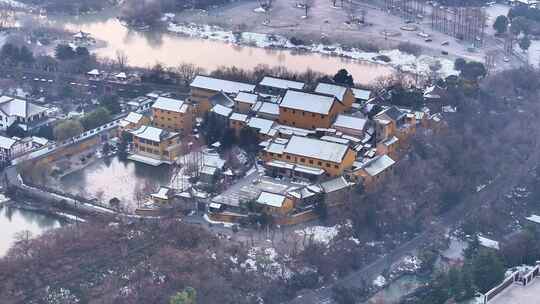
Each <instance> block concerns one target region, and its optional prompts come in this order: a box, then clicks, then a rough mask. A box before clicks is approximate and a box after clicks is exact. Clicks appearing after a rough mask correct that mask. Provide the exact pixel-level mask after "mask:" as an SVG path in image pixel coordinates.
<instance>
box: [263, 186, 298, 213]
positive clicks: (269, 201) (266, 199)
mask: <svg viewBox="0 0 540 304" xmlns="http://www.w3.org/2000/svg"><path fill="white" fill-rule="evenodd" d="M255 202H256V203H257V204H258V205H259V206H260V207H261V208H262V211H263V212H264V213H266V214H271V215H274V216H283V215H286V214H287V213H290V212H291V211H292V210H293V208H294V204H293V200H292V199H291V198H289V197H287V196H285V195H282V194H277V193H270V192H265V191H263V192H261V193H260V194H259V197H257V199H256V200H255Z"/></svg>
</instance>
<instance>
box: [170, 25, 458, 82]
mask: <svg viewBox="0 0 540 304" xmlns="http://www.w3.org/2000/svg"><path fill="white" fill-rule="evenodd" d="M168 30H169V31H170V32H173V33H176V34H180V35H185V36H190V37H197V38H203V39H212V40H218V41H223V42H226V43H233V44H239V45H250V46H256V47H261V48H285V49H299V50H305V51H308V52H314V53H321V54H327V55H334V56H340V57H346V58H352V59H357V60H363V61H371V62H376V63H379V64H389V65H391V66H394V67H396V68H399V69H400V70H402V71H404V72H413V73H418V74H428V73H430V71H431V70H430V66H433V65H434V64H435V63H436V62H439V63H440V65H441V68H440V70H439V71H438V73H440V75H441V76H448V75H452V74H457V72H456V71H455V70H454V62H453V61H452V60H449V59H444V58H435V57H432V56H426V55H420V56H414V55H410V54H406V53H403V52H400V51H399V50H383V51H380V52H364V51H361V50H358V49H355V48H345V47H342V46H340V45H338V44H332V45H323V44H320V43H319V44H311V45H295V44H293V43H291V41H290V40H289V39H287V38H286V37H283V36H280V35H268V34H259V33H253V32H236V33H233V32H231V31H226V30H224V29H222V28H220V27H218V26H210V25H197V24H194V23H190V24H176V23H172V22H170V23H169V26H168ZM381 55H384V56H387V57H388V58H390V62H389V63H385V62H381V61H377V60H375V59H374V58H375V57H377V56H381Z"/></svg>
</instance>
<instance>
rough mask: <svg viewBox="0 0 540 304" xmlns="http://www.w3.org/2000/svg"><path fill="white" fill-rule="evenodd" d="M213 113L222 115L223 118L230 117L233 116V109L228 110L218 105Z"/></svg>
mask: <svg viewBox="0 0 540 304" xmlns="http://www.w3.org/2000/svg"><path fill="white" fill-rule="evenodd" d="M211 111H212V112H213V113H216V114H217V115H221V116H225V117H229V115H231V113H232V111H233V110H232V109H231V108H227V107H225V106H222V105H220V104H217V105H215V106H214V107H213V108H212V110H211Z"/></svg>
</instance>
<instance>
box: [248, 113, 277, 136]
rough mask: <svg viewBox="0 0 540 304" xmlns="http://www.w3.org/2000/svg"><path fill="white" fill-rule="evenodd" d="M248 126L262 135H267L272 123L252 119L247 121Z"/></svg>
mask: <svg viewBox="0 0 540 304" xmlns="http://www.w3.org/2000/svg"><path fill="white" fill-rule="evenodd" d="M248 126H249V127H251V128H254V129H257V130H259V132H261V133H263V134H268V133H269V132H270V130H271V129H272V127H273V126H274V121H272V120H269V119H264V118H259V117H252V118H250V119H249V121H248Z"/></svg>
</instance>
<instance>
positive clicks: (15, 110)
mask: <svg viewBox="0 0 540 304" xmlns="http://www.w3.org/2000/svg"><path fill="white" fill-rule="evenodd" d="M46 111H47V108H45V107H41V106H38V105H36V104H33V103H31V102H28V101H26V100H24V99H19V98H13V97H8V96H0V129H2V130H6V129H7V128H8V127H10V126H11V125H13V124H18V125H19V126H20V127H21V128H22V129H23V130H30V129H32V128H35V127H38V126H40V125H41V123H43V122H46V120H47V115H46Z"/></svg>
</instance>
